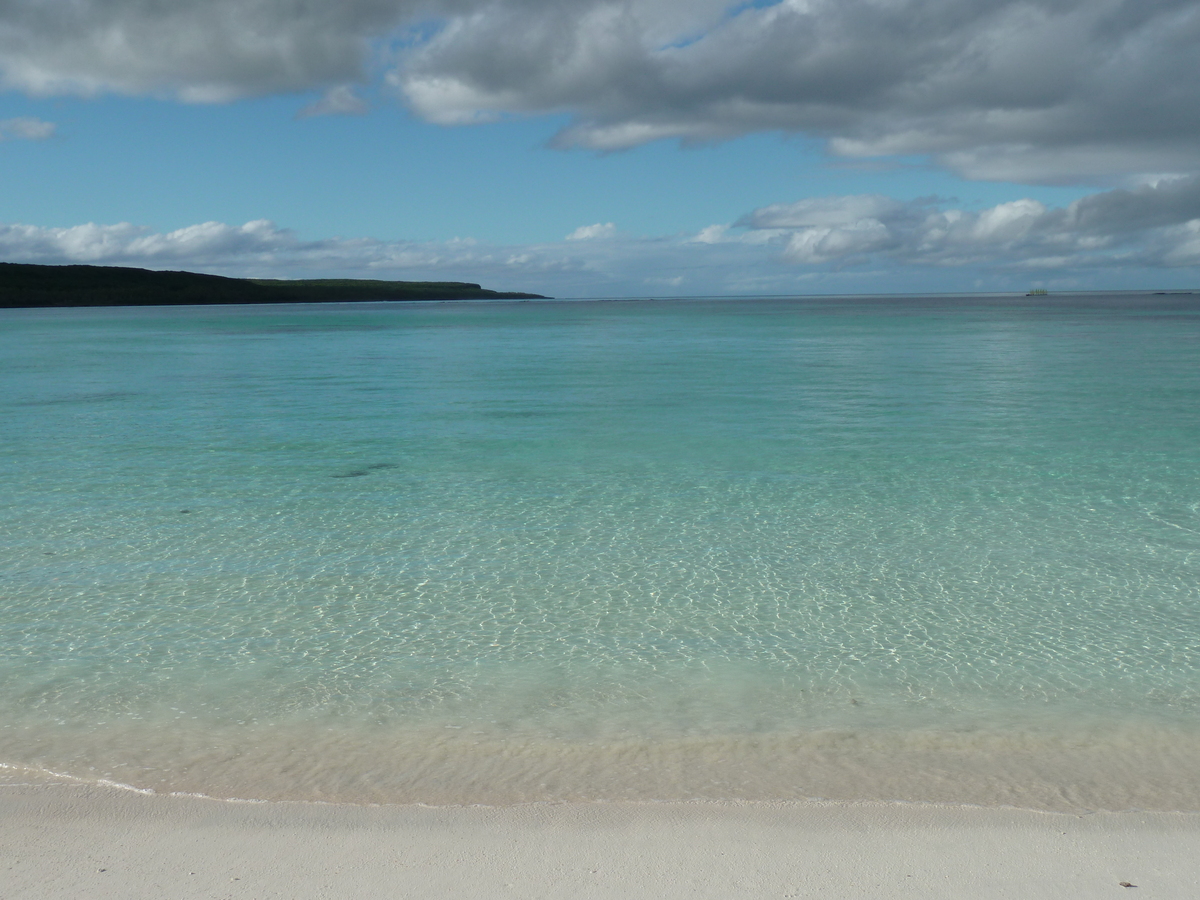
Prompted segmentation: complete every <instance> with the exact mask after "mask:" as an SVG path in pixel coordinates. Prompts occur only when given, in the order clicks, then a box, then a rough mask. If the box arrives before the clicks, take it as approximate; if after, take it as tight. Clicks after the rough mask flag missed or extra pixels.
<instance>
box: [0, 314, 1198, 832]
mask: <svg viewBox="0 0 1200 900" xmlns="http://www.w3.org/2000/svg"><path fill="white" fill-rule="evenodd" d="M1196 300H1200V298H1178V297H1176V298H1163V297H1146V296H1142V297H1128V298H1120V297H1111V296H1110V297H1103V298H1101V297H1075V298H1063V297H1051V298H1040V299H1037V300H1027V299H1025V298H1012V299H1004V298H1000V299H997V298H984V299H980V298H938V299H920V298H887V299H870V298H863V299H857V300H854V299H842V300H832V301H820V300H758V301H749V300H743V301H687V302H682V301H680V302H647V301H642V302H612V303H601V302H590V303H496V304H490V303H489V304H474V303H472V304H361V305H339V306H329V305H320V306H309V307H276V308H264V307H231V308H220V307H210V308H177V309H107V310H27V311H20V310H16V311H6V312H4V313H0V387H2V393H0V423H2V424H0V481H2V483H3V484H4V490H3V492H2V493H0V622H2V623H3V632H2V635H0V688H2V690H0V763H3V764H7V765H9V766H13V767H17V768H18V769H20V768H21V767H32V768H44V769H48V770H51V771H55V772H60V773H66V774H70V775H73V776H76V777H83V778H99V777H104V778H112V779H115V780H118V781H121V782H123V783H128V784H131V785H134V786H138V787H147V788H153V789H157V790H188V791H199V792H203V793H209V794H213V795H215V796H241V797H250V796H253V797H281V798H282V797H287V798H297V799H316V798H325V799H338V800H352V801H366V800H369V801H411V800H418V801H424V802H506V801H512V800H528V799H546V798H618V797H641V798H673V797H692V796H695V797H774V798H781V797H812V796H836V797H861V798H868V797H873V798H885V799H932V800H950V801H969V802H991V803H1018V804H1024V805H1033V806H1049V807H1074V806H1089V807H1107V808H1121V807H1124V806H1130V805H1133V806H1153V807H1158V808H1189V809H1191V808H1200V302H1193V301H1196Z"/></svg>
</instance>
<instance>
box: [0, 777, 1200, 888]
mask: <svg viewBox="0 0 1200 900" xmlns="http://www.w3.org/2000/svg"><path fill="white" fill-rule="evenodd" d="M6 774H7V779H6V783H4V784H3V786H0V896H3V897H5V898H12V900H16V898H20V900H39V898H54V900H64V898H90V900H106V898H122V900H140V898H146V900H151V898H153V900H160V898H168V897H169V898H230V900H240V898H254V900H263V898H325V897H329V898H338V897H347V898H348V897H354V898H361V900H372V898H385V897H386V898H396V897H420V898H450V897H480V898H490V897H520V898H542V897H545V898H551V897H553V898H559V897H582V898H621V900H631V898H643V897H644V898H651V897H653V898H685V897H686V898H689V900H693V898H736V897H781V898H782V897H826V898H859V897H861V898H900V897H913V898H917V897H920V898H960V897H961V898H992V897H996V898H1000V897H1012V898H1022V900H1029V898H1081V900H1083V898H1087V900H1091V898H1103V897H1137V898H1139V900H1146V898H1192V897H1196V896H1200V814H1183V813H1140V812H1122V813H1096V814H1090V815H1073V814H1063V813H1044V812H1033V811H1026V810H1015V809H996V808H982V807H951V806H929V805H917V804H877V803H871V804H866V803H816V802H812V803H736V802H723V803H718V802H682V803H604V804H586V803H562V804H527V805H516V806H497V807H483V806H476V807H420V806H374V807H371V806H350V805H337V804H310V803H242V802H228V801H216V800H206V799H202V798H195V797H179V796H166V795H145V794H137V793H133V792H130V791H127V790H122V789H117V788H109V787H102V786H99V787H98V786H95V785H85V784H80V783H71V782H67V781H53V780H49V779H40V778H29V777H24V776H21V775H18V774H17V773H15V772H13V771H11V770H10V771H9V772H8V773H6ZM1122 882H1125V883H1127V884H1128V885H1130V886H1129V887H1123V886H1122Z"/></svg>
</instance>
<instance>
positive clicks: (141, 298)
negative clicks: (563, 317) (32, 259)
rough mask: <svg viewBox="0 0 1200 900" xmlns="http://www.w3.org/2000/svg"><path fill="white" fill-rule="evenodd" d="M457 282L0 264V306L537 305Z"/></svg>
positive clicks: (515, 295)
mask: <svg viewBox="0 0 1200 900" xmlns="http://www.w3.org/2000/svg"><path fill="white" fill-rule="evenodd" d="M541 299H546V298H544V297H542V295H540V294H528V293H520V292H511V291H508V292H506V291H489V290H486V289H485V288H482V287H480V286H479V285H478V284H473V283H470V282H465V281H372V280H366V279H357V278H321V279H303V280H295V281H291V280H280V279H265V278H226V277H224V276H222V275H204V274H200V273H198V272H156V271H151V270H149V269H134V268H127V267H124V266H42V265H32V264H26V263H0V309H17V308H37V307H73V306H76V307H77V306H219V305H231V304H250V303H342V302H351V301H372V300H541Z"/></svg>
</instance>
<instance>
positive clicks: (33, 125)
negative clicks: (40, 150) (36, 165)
mask: <svg viewBox="0 0 1200 900" xmlns="http://www.w3.org/2000/svg"><path fill="white" fill-rule="evenodd" d="M56 130H57V126H55V124H54V123H53V122H43V121H42V120H41V119H34V118H31V117H29V116H21V117H19V118H16V119H4V120H0V141H4V140H9V139H10V138H21V139H24V140H27V141H44V140H45V139H46V138H50V137H54V132H55V131H56Z"/></svg>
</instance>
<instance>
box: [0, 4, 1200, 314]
mask: <svg viewBox="0 0 1200 900" xmlns="http://www.w3.org/2000/svg"><path fill="white" fill-rule="evenodd" d="M0 261H7V262H33V263H50V264H65V263H88V264H94V265H125V266H141V267H144V268H150V269H187V270H191V271H200V272H211V273H214V274H221V275H235V276H254V277H272V278H319V277H355V278H383V279H404V280H454V281H474V282H480V283H482V284H483V285H484V286H485V287H489V288H493V289H498V290H525V291H535V292H538V293H543V294H547V295H552V296H558V297H606V296H663V297H666V296H689V295H691V296H716V295H748V294H797V293H798V294H846V293H891V292H899V293H912V292H925V291H938V292H959V291H963V292H976V291H1024V290H1027V289H1030V288H1033V287H1045V288H1048V289H1050V290H1093V289H1115V290H1120V289H1152V290H1154V289H1190V288H1197V289H1200V0H1024V2H1008V0H780V2H774V0H752V2H738V3H730V2H727V0H624V2H612V0H205V2H203V3H196V2H195V0H72V2H70V3H67V2H65V0H62V2H60V0H0Z"/></svg>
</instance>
